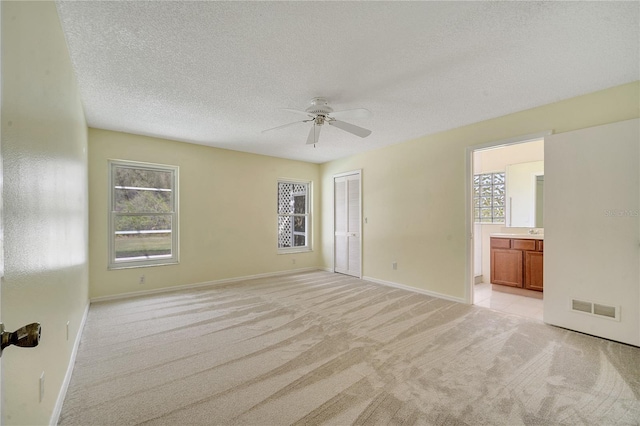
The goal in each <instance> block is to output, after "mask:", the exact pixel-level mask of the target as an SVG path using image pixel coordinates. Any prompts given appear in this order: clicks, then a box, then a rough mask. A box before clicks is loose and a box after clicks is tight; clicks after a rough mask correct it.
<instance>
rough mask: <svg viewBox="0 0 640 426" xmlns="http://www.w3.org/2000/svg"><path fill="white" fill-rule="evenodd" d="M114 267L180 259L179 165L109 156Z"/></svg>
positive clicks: (110, 221) (110, 265)
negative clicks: (124, 159)
mask: <svg viewBox="0 0 640 426" xmlns="http://www.w3.org/2000/svg"><path fill="white" fill-rule="evenodd" d="M109 185H110V191H109V269H118V268H131V267H140V266H152V265H166V264H172V263H178V167H177V166H165V165H160V164H150V163H139V162H133V161H119V160H118V161H116V160H112V161H109Z"/></svg>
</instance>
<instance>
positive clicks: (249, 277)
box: [91, 267, 333, 303]
mask: <svg viewBox="0 0 640 426" xmlns="http://www.w3.org/2000/svg"><path fill="white" fill-rule="evenodd" d="M318 270H322V268H315V267H311V268H300V269H290V270H287V271H279V272H267V273H265V274H256V275H246V276H243V277H235V278H225V279H222V280H214V281H206V282H203V283H196V284H184V285H177V286H173V287H165V288H157V289H153V290H142V291H132V292H130V293H121V294H114V295H112V296H100V297H92V298H91V303H96V302H106V301H110V300H120V299H129V298H131V297H137V296H147V295H151V294H158V293H169V292H173V291H180V290H189V289H192V288H200V287H213V286H217V285H222V284H229V283H234V282H238V281H246V280H252V279H255V278H267V277H277V276H283V275H291V274H299V273H301V272H310V271H318ZM331 272H333V271H331Z"/></svg>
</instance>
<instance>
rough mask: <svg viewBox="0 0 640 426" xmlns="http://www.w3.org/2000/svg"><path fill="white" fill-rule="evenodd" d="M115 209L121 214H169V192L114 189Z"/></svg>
mask: <svg viewBox="0 0 640 426" xmlns="http://www.w3.org/2000/svg"><path fill="white" fill-rule="evenodd" d="M125 188H126V187H125ZM115 209H116V210H115V211H117V212H122V213H170V212H171V211H172V210H173V208H172V200H171V190H155V189H124V188H123V187H116V188H115Z"/></svg>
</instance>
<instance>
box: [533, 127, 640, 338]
mask: <svg viewBox="0 0 640 426" xmlns="http://www.w3.org/2000/svg"><path fill="white" fill-rule="evenodd" d="M639 129H640V120H638V119H635V120H629V121H623V122H619V123H614V124H609V125H604V126H597V127H592V128H589V129H583V130H578V131H574V132H567V133H561V134H558V135H552V136H549V137H548V138H545V195H544V196H545V200H544V206H545V212H544V215H545V241H544V293H545V295H544V320H545V322H547V323H550V324H553V325H558V326H561V327H565V328H569V329H572V330H577V331H581V332H584V333H588V334H592V335H596V336H600V337H604V338H608V339H611V340H616V341H620V342H625V343H630V344H632V345H640V289H639V286H638V283H639V282H640V217H639V216H640V214H639V212H640V130H639ZM572 300H579V301H584V302H590V303H597V304H603V305H607V306H612V307H615V308H616V309H618V311H619V313H620V315H619V318H618V319H619V320H612V319H609V318H603V317H599V316H597V315H594V314H592V313H587V314H585V313H582V312H576V311H573V310H572V309H571V301H572Z"/></svg>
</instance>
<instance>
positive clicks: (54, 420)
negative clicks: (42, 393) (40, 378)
mask: <svg viewBox="0 0 640 426" xmlns="http://www.w3.org/2000/svg"><path fill="white" fill-rule="evenodd" d="M89 305H90V302H87V306H85V308H84V314H82V320H80V326H79V327H78V332H77V333H76V340H75V342H74V343H73V349H72V350H71V356H70V357H69V365H67V373H66V374H65V375H64V380H63V381H62V386H60V392H58V399H57V400H56V405H55V406H54V407H53V413H51V418H50V419H49V425H50V426H55V425H57V424H58V421H60V413H61V412H62V404H64V398H65V397H66V396H67V390H68V389H69V383H70V382H71V375H72V374H73V367H74V366H75V363H76V356H77V355H78V347H79V346H80V339H81V338H82V332H83V331H84V325H85V323H86V322H87V316H88V315H89Z"/></svg>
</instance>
